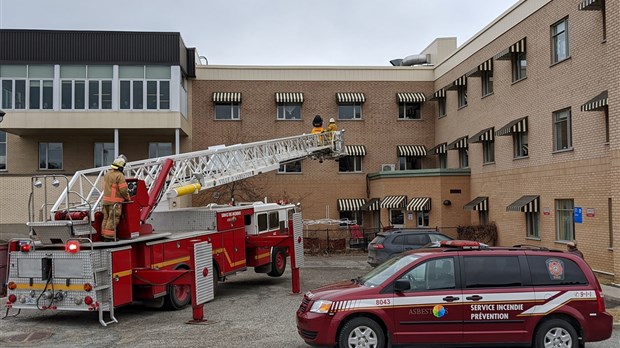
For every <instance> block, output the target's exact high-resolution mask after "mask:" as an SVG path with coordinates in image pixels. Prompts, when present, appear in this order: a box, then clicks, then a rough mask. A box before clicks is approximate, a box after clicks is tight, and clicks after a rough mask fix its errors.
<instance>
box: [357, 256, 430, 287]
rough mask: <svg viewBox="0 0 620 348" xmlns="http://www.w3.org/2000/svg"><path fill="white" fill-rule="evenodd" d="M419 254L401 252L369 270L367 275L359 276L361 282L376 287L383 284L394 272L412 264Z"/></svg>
mask: <svg viewBox="0 0 620 348" xmlns="http://www.w3.org/2000/svg"><path fill="white" fill-rule="evenodd" d="M419 258H420V256H419V255H415V254H414V255H408V254H401V255H398V256H396V257H393V258H391V259H389V260H387V261H385V262H384V263H382V264H380V265H379V266H377V267H376V268H374V269H373V270H372V271H370V272H368V273H367V274H366V275H365V276H362V277H360V278H359V281H360V284H363V285H366V286H369V287H371V288H374V287H375V286H378V285H381V284H382V283H383V282H384V281H385V280H386V279H388V278H389V277H391V276H392V275H393V274H394V273H397V272H399V271H400V270H401V269H403V268H405V267H407V266H409V265H411V263H412V262H414V261H415V260H417V259H419Z"/></svg>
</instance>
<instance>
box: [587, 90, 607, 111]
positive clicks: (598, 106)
mask: <svg viewBox="0 0 620 348" xmlns="http://www.w3.org/2000/svg"><path fill="white" fill-rule="evenodd" d="M607 94H608V93H607V91H604V92H601V94H599V95H597V96H596V97H594V98H592V99H590V100H588V102H587V103H585V104H583V105H582V106H581V111H598V110H602V109H603V108H604V107H605V106H607Z"/></svg>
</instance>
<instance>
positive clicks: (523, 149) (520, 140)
mask: <svg viewBox="0 0 620 348" xmlns="http://www.w3.org/2000/svg"><path fill="white" fill-rule="evenodd" d="M527 138H528V136H527V132H515V133H512V143H513V150H514V158H520V157H527V156H528V139H527Z"/></svg>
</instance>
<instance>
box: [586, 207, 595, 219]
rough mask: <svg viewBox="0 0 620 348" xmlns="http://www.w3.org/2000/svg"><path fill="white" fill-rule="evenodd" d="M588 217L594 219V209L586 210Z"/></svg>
mask: <svg viewBox="0 0 620 348" xmlns="http://www.w3.org/2000/svg"><path fill="white" fill-rule="evenodd" d="M586 216H587V217H594V208H587V209H586Z"/></svg>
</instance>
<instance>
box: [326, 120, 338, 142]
mask: <svg viewBox="0 0 620 348" xmlns="http://www.w3.org/2000/svg"><path fill="white" fill-rule="evenodd" d="M337 130H338V129H337V127H336V120H334V118H333V117H332V118H330V119H329V124H328V125H327V129H326V130H325V131H326V132H327V141H331V140H332V138H333V134H334V133H333V132H335V131H337Z"/></svg>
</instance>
